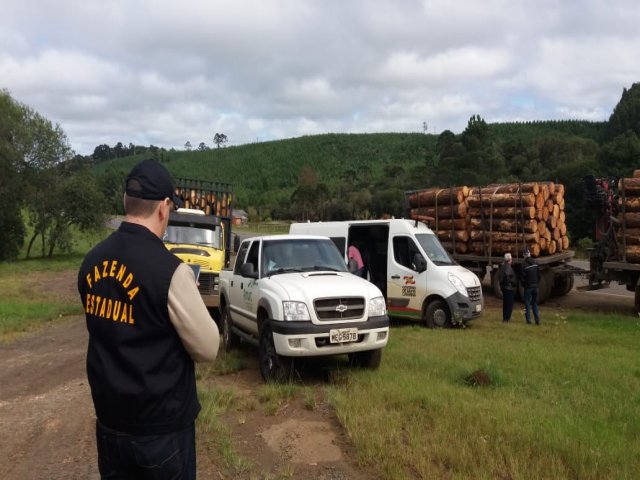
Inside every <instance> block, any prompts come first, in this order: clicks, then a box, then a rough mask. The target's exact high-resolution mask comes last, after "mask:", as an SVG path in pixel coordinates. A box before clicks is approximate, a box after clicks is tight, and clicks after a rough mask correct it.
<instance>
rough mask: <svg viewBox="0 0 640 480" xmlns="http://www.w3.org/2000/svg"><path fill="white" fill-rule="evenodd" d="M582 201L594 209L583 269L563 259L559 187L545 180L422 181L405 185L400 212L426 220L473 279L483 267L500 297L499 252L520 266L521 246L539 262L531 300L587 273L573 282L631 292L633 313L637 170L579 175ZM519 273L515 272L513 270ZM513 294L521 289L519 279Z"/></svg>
mask: <svg viewBox="0 0 640 480" xmlns="http://www.w3.org/2000/svg"><path fill="white" fill-rule="evenodd" d="M584 180H585V191H586V200H587V202H588V204H589V206H590V207H591V209H592V211H594V212H595V213H596V215H597V219H596V228H595V240H596V244H595V247H594V248H593V249H591V252H590V258H589V260H590V262H589V263H590V265H589V270H585V269H582V268H579V267H575V266H573V265H571V263H570V262H571V259H572V258H573V257H574V252H573V251H572V250H569V249H568V247H569V239H568V237H567V230H566V224H565V218H566V217H565V213H564V188H563V186H562V185H560V184H554V183H553V182H532V183H519V184H502V185H490V186H488V187H483V188H479V189H478V188H476V189H472V188H468V187H466V186H461V187H452V188H447V189H441V188H429V189H423V190H413V191H408V192H405V204H406V209H407V212H408V216H409V217H410V218H412V219H415V220H421V221H424V222H426V223H427V224H428V225H430V226H431V228H432V229H434V231H435V232H436V234H437V235H438V238H439V239H440V241H441V243H442V245H443V246H444V247H445V248H446V249H447V251H448V252H449V254H450V255H451V256H452V258H453V259H454V260H456V262H458V263H459V264H460V265H462V266H464V267H466V268H468V269H469V270H472V271H473V272H475V273H476V274H477V275H478V277H479V278H480V279H482V278H484V276H485V275H486V273H487V272H489V274H490V275H491V286H492V289H493V291H494V293H495V294H496V296H498V297H502V292H501V290H500V284H499V282H498V275H497V273H498V267H499V266H500V264H501V263H502V259H503V255H504V253H506V252H510V253H511V254H512V255H513V266H514V269H515V270H516V273H517V274H519V273H520V268H521V265H522V263H523V257H522V252H523V250H524V249H525V248H527V249H529V250H530V252H531V254H532V256H534V257H537V262H538V265H540V272H541V281H540V285H539V297H538V298H539V302H540V303H542V302H544V301H545V300H546V299H547V298H548V297H549V296H551V295H553V296H561V295H566V294H567V293H569V292H570V291H571V289H572V288H573V285H574V276H575V275H581V276H584V277H587V278H588V279H589V282H588V285H586V286H585V287H581V289H586V290H595V289H601V288H606V287H608V286H609V285H610V283H611V282H616V283H618V284H623V285H625V286H626V288H627V290H629V291H632V292H635V307H636V310H637V311H638V312H640V170H636V171H634V174H633V178H622V179H620V180H619V181H617V180H616V179H596V178H594V177H593V176H587V177H585V179H584ZM518 277H519V275H518ZM518 290H519V293H520V295H522V286H521V285H520V286H519V288H518Z"/></svg>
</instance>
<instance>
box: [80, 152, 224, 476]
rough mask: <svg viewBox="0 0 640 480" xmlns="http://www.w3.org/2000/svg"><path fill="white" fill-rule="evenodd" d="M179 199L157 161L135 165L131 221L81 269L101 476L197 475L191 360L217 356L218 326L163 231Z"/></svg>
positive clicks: (129, 192) (129, 185)
mask: <svg viewBox="0 0 640 480" xmlns="http://www.w3.org/2000/svg"><path fill="white" fill-rule="evenodd" d="M177 202H178V199H177V198H176V197H175V194H174V189H173V185H172V181H171V177H170V176H169V172H167V170H166V169H165V168H164V167H163V166H162V165H161V164H160V163H158V162H156V161H153V160H145V161H143V162H141V163H139V164H138V165H136V166H135V167H134V168H133V169H132V170H131V173H129V176H128V177H127V180H126V186H125V195H124V208H125V212H126V217H125V220H124V221H123V222H122V224H121V225H120V227H119V228H118V230H117V231H115V232H114V233H112V234H111V235H110V236H109V237H108V238H107V239H106V240H104V241H102V242H101V243H100V244H98V245H97V246H95V247H94V248H93V249H92V250H91V251H90V252H89V253H88V254H87V256H86V257H85V259H84V261H83V262H82V266H81V267H80V271H79V272H78V291H79V293H80V297H81V299H82V304H83V306H84V309H85V314H86V322H87V329H88V331H89V345H88V348H87V377H88V379H89V385H90V387H91V396H92V398H93V403H94V407H95V411H96V417H97V420H96V441H97V447H98V468H99V470H100V475H101V477H102V478H131V479H138V478H159V479H164V478H183V479H194V478H195V476H196V453H195V423H194V422H195V419H196V417H197V415H198V412H199V411H200V403H199V402H198V396H197V391H196V379H195V371H194V361H212V360H213V359H215V357H216V355H217V352H218V345H219V334H218V329H217V327H216V324H215V323H214V322H213V320H212V319H211V317H210V316H209V312H208V311H207V308H206V307H205V305H204V303H203V301H202V299H201V297H200V295H199V293H198V288H197V285H196V281H195V278H194V274H193V270H192V269H191V268H189V266H188V265H187V264H185V263H182V262H181V261H180V260H179V259H178V258H177V257H176V256H174V255H173V254H171V253H170V252H169V251H168V250H167V249H166V247H165V246H164V244H163V243H162V240H161V239H162V236H163V234H164V232H165V230H166V228H167V224H168V221H169V212H170V210H171V209H172V208H173V204H174V203H177Z"/></svg>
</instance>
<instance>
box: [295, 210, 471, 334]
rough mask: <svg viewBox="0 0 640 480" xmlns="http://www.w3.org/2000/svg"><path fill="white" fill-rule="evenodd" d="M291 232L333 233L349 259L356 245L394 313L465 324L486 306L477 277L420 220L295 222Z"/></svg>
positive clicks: (432, 324) (369, 276) (436, 324)
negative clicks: (348, 253)
mask: <svg viewBox="0 0 640 480" xmlns="http://www.w3.org/2000/svg"><path fill="white" fill-rule="evenodd" d="M289 233H292V234H302V235H305V234H306V235H323V236H327V237H329V238H331V240H333V243H335V245H336V246H337V247H338V250H339V251H340V253H342V255H343V256H344V258H345V261H348V257H347V251H348V248H349V247H350V246H355V247H357V248H358V250H359V251H360V253H361V256H362V260H363V261H364V274H363V276H364V277H365V278H367V279H368V280H369V281H371V282H373V283H374V284H375V285H376V286H377V287H378V288H379V289H380V290H381V291H382V293H383V295H384V297H385V298H386V301H387V309H388V312H389V316H393V317H407V318H411V319H417V320H421V321H424V322H425V323H426V324H427V326H429V327H445V326H450V325H459V324H462V325H464V324H465V323H466V322H467V321H469V320H472V319H474V318H477V317H479V316H480V315H481V313H482V310H483V298H482V287H481V285H480V280H479V279H478V277H477V276H476V275H475V274H474V273H473V272H471V271H470V270H467V269H466V268H464V267H461V266H460V265H458V264H456V263H455V262H454V261H453V260H452V259H451V257H450V256H449V254H448V253H447V251H446V250H445V249H444V248H443V247H442V245H441V244H440V241H439V240H438V238H437V237H436V235H435V234H434V233H433V231H431V230H430V229H429V227H427V226H426V225H425V224H424V223H422V222H418V221H415V220H405V219H390V220H354V221H344V222H313V223H311V222H310V223H294V224H292V225H291V227H290V229H289Z"/></svg>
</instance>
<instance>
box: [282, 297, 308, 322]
mask: <svg viewBox="0 0 640 480" xmlns="http://www.w3.org/2000/svg"><path fill="white" fill-rule="evenodd" d="M282 307H283V308H284V320H285V321H286V322H300V321H304V320H307V321H309V320H311V317H310V316H309V310H307V304H306V303H304V302H289V301H287V302H282Z"/></svg>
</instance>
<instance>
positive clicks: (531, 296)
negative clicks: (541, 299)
mask: <svg viewBox="0 0 640 480" xmlns="http://www.w3.org/2000/svg"><path fill="white" fill-rule="evenodd" d="M523 256H524V263H523V264H522V285H523V286H524V308H525V313H524V316H525V319H526V320H527V323H529V324H530V323H531V311H532V310H533V318H534V320H535V321H536V325H540V312H539V311H538V283H539V282H540V267H538V264H537V263H536V261H535V260H534V259H533V258H531V252H529V250H528V249H525V251H524V254H523Z"/></svg>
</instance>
